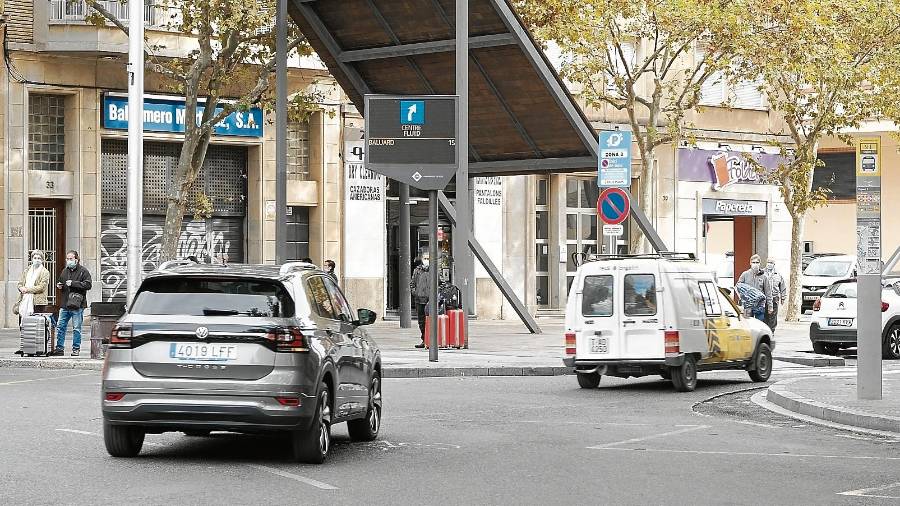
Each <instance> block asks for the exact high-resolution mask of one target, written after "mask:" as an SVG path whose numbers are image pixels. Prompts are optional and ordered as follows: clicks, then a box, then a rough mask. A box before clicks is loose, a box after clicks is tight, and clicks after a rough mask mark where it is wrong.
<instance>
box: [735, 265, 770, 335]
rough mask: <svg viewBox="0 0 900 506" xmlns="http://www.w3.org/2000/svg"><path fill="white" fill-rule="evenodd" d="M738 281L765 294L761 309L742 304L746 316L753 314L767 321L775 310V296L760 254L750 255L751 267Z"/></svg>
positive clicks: (760, 319)
mask: <svg viewBox="0 0 900 506" xmlns="http://www.w3.org/2000/svg"><path fill="white" fill-rule="evenodd" d="M738 283H745V284H747V285H750V286H752V287H753V288H756V289H757V290H759V291H760V292H762V293H763V294H764V295H765V297H766V301H765V303H764V304H763V305H762V308H761V309H757V308H753V307H751V305H750V304H747V303H743V304H742V305H743V306H744V316H747V317H750V316H752V317H753V318H756V319H757V320H759V321H761V322H763V323H765V322H766V318H767V316H768V315H769V314H771V313H772V311H773V310H774V306H773V302H774V297H773V293H772V285H771V284H770V283H769V277H768V276H766V273H765V271H764V270H763V268H762V265H761V262H760V258H759V255H756V254H754V255H753V256H752V257H750V268H749V269H747V270H746V271H744V273H743V274H741V277H740V278H738Z"/></svg>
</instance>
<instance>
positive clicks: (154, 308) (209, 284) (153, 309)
mask: <svg viewBox="0 0 900 506" xmlns="http://www.w3.org/2000/svg"><path fill="white" fill-rule="evenodd" d="M131 313H134V314H145V315H187V316H250V317H273V316H274V317H288V316H293V315H294V304H293V301H292V299H291V296H290V295H289V294H288V293H287V291H286V290H285V289H284V287H283V286H281V284H279V283H275V282H272V281H266V280H256V279H212V278H210V277H202V278H201V277H190V276H185V277H177V278H170V277H165V278H156V279H148V280H147V281H145V282H144V284H143V285H142V286H141V291H140V293H138V295H137V297H136V298H135V299H134V303H133V304H132V307H131Z"/></svg>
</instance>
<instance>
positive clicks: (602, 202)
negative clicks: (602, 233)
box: [597, 188, 631, 225]
mask: <svg viewBox="0 0 900 506" xmlns="http://www.w3.org/2000/svg"><path fill="white" fill-rule="evenodd" d="M630 212H631V201H629V200H628V194H627V193H625V191H624V190H622V189H621V188H607V189H605V190H603V192H602V193H600V198H599V199H597V215H598V216H600V220H601V221H602V222H603V223H605V224H607V225H618V224H620V223H622V222H623V221H625V220H626V219H627V218H628V214H629V213H630Z"/></svg>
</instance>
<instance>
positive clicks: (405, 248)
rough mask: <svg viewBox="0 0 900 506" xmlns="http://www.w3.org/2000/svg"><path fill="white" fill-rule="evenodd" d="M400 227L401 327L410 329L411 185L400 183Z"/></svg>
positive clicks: (398, 232)
mask: <svg viewBox="0 0 900 506" xmlns="http://www.w3.org/2000/svg"><path fill="white" fill-rule="evenodd" d="M399 190H400V229H399V230H398V231H397V234H398V239H399V241H398V242H399V244H400V259H399V262H400V265H399V267H400V328H401V329H408V328H410V327H411V326H412V315H411V314H410V312H411V311H410V304H411V301H412V297H411V295H410V293H409V278H410V275H411V274H410V272H409V270H410V267H411V262H410V261H409V253H410V247H409V185H407V184H404V183H400V188H399Z"/></svg>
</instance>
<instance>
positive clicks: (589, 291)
mask: <svg viewBox="0 0 900 506" xmlns="http://www.w3.org/2000/svg"><path fill="white" fill-rule="evenodd" d="M581 314H583V315H584V316H612V314H613V277H612V276H587V277H585V278H584V289H583V290H582V292H581Z"/></svg>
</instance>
